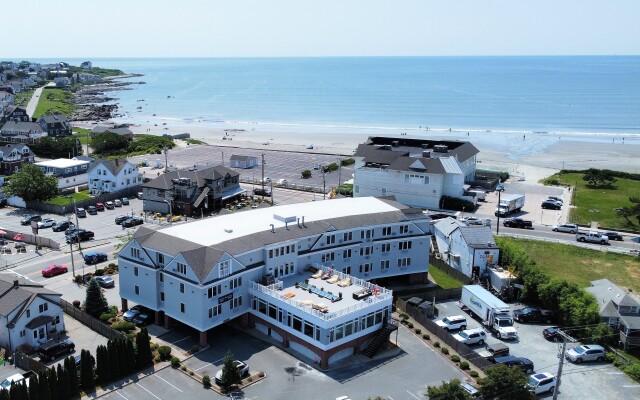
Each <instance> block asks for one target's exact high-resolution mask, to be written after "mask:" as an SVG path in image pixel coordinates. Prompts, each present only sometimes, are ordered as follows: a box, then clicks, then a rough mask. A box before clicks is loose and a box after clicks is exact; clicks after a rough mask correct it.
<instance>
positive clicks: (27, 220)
mask: <svg viewBox="0 0 640 400" xmlns="http://www.w3.org/2000/svg"><path fill="white" fill-rule="evenodd" d="M40 221H42V216H40V215H25V217H24V218H22V219H21V220H20V225H31V223H32V222H40Z"/></svg>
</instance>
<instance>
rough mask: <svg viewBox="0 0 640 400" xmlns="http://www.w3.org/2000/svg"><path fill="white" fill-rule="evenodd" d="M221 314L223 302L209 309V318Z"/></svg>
mask: <svg viewBox="0 0 640 400" xmlns="http://www.w3.org/2000/svg"><path fill="white" fill-rule="evenodd" d="M220 314H222V304H218V305H217V306H215V307H211V308H210V309H209V318H213V317H217V316H218V315H220Z"/></svg>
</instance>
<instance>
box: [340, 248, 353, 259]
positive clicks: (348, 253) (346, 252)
mask: <svg viewBox="0 0 640 400" xmlns="http://www.w3.org/2000/svg"><path fill="white" fill-rule="evenodd" d="M342 258H351V249H345V250H342Z"/></svg>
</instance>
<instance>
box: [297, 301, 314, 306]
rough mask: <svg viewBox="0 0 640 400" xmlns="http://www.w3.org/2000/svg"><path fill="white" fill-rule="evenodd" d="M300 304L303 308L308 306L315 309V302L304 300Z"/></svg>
mask: <svg viewBox="0 0 640 400" xmlns="http://www.w3.org/2000/svg"><path fill="white" fill-rule="evenodd" d="M300 304H302V305H303V306H307V307H313V301H311V300H302V301H301V302H300Z"/></svg>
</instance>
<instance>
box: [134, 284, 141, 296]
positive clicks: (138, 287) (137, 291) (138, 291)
mask: <svg viewBox="0 0 640 400" xmlns="http://www.w3.org/2000/svg"><path fill="white" fill-rule="evenodd" d="M134 289H135V290H134V291H135V292H136V294H140V286H138V285H135V286H134Z"/></svg>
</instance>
